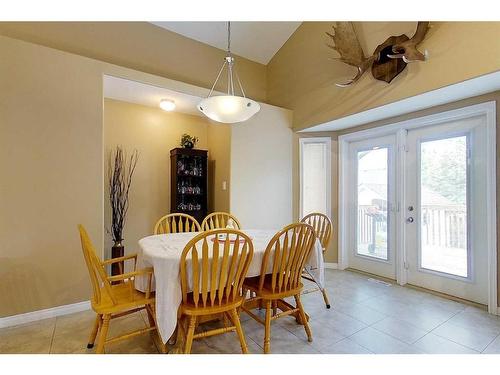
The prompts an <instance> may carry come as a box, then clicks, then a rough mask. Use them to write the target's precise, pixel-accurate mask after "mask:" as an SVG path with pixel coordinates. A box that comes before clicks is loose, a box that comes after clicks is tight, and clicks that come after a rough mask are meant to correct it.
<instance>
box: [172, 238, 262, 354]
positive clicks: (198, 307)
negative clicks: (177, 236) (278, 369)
mask: <svg viewBox="0 0 500 375" xmlns="http://www.w3.org/2000/svg"><path fill="white" fill-rule="evenodd" d="M218 235H222V236H224V237H225V239H219V240H218V239H217V238H218V237H217V236H218ZM252 257H253V244H252V240H251V239H250V237H248V236H247V235H246V234H245V233H243V232H240V231H238V230H232V229H216V230H212V231H207V232H203V233H201V234H199V235H197V236H196V237H194V238H193V239H192V240H191V241H189V242H188V243H187V245H186V246H185V247H184V251H183V252H182V255H181V260H180V277H181V290H182V303H181V306H180V308H179V313H178V316H179V325H178V326H179V328H180V329H181V330H182V331H183V333H184V334H185V340H184V342H185V346H184V353H186V354H187V353H190V352H191V345H192V342H193V339H199V338H203V337H209V336H213V335H218V334H223V333H226V332H231V331H236V333H237V334H238V338H239V340H240V345H241V351H242V352H243V353H248V348H247V344H246V341H245V335H244V333H243V329H242V327H241V324H240V317H239V310H240V307H241V305H242V303H243V300H244V297H243V295H242V286H243V281H244V279H245V276H246V274H247V270H248V267H249V265H250V262H251V260H252ZM213 314H222V316H223V317H224V319H228V321H229V322H232V325H231V326H226V327H224V328H218V329H213V330H209V331H205V332H202V333H197V334H195V329H196V326H197V325H198V323H199V322H200V318H202V317H204V316H210V315H213Z"/></svg>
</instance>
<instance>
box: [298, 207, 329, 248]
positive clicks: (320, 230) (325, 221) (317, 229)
mask: <svg viewBox="0 0 500 375" xmlns="http://www.w3.org/2000/svg"><path fill="white" fill-rule="evenodd" d="M300 222H301V223H306V224H309V225H310V226H312V227H313V228H314V233H316V237H318V239H319V241H320V242H321V246H322V247H323V252H324V251H326V249H327V248H328V245H329V244H330V238H331V236H332V221H331V220H330V218H329V217H328V216H326V215H324V214H321V213H319V212H313V213H310V214H308V215H306V216H304V217H303V218H302V220H301V221H300Z"/></svg>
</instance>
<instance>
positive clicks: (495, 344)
mask: <svg viewBox="0 0 500 375" xmlns="http://www.w3.org/2000/svg"><path fill="white" fill-rule="evenodd" d="M326 283H327V289H328V292H329V295H330V299H331V301H332V308H331V309H329V310H327V309H326V308H325V306H324V304H323V300H322V297H321V294H320V293H311V294H307V295H304V296H303V303H304V306H305V309H306V311H307V313H308V314H309V315H310V316H311V320H310V322H311V329H312V332H313V338H314V340H313V342H312V343H309V342H307V338H306V335H305V332H304V329H303V327H302V326H299V325H297V324H296V322H295V320H294V319H293V318H290V317H286V318H282V319H279V320H278V321H276V322H274V324H273V325H272V328H271V351H272V352H273V353H331V354H337V353H338V354H340V353H342V354H370V353H382V354H397V353H431V354H432V353H440V354H448V353H455V354H469V353H471V354H477V353H497V354H500V317H496V316H492V315H489V314H487V313H486V312H485V311H483V310H480V309H478V308H475V307H472V306H468V305H465V304H461V303H458V302H455V301H450V300H447V299H444V298H440V297H437V296H434V295H431V294H428V293H425V292H420V291H417V290H414V289H410V288H403V287H399V286H396V285H390V286H386V285H384V284H380V283H377V282H374V281H372V280H370V279H369V277H368V276H365V275H361V274H358V273H354V272H348V271H334V270H327V271H326ZM94 317H95V316H94V314H93V312H91V311H85V312H80V313H76V314H71V315H66V316H62V317H58V318H53V319H46V320H43V321H39V322H35V323H30V324H26V325H22V326H17V327H10V328H4V329H0V353H92V352H93V350H87V349H86V344H87V339H88V335H89V333H90V329H91V327H92V323H93V321H94ZM242 321H243V328H244V330H245V334H246V337H247V343H248V346H249V350H250V352H251V353H262V345H263V337H264V329H263V326H261V325H260V324H259V323H257V322H255V321H254V320H253V319H250V318H249V317H248V316H247V315H246V314H242ZM146 322H147V318H146V316H144V315H141V314H134V315H131V316H128V317H124V318H119V319H117V320H115V321H113V323H114V324H113V323H112V324H111V326H110V327H111V328H110V335H118V334H121V333H122V332H126V331H127V330H132V329H136V328H138V327H143V326H145V325H146ZM212 324H214V323H212ZM201 329H203V327H201ZM239 350H240V349H239V344H238V341H237V338H236V335H235V334H234V333H229V334H225V335H220V336H213V337H210V338H206V339H203V340H198V341H195V343H194V345H193V350H192V352H193V353H239ZM106 352H107V353H157V352H158V351H157V349H156V346H155V345H154V343H153V341H152V339H151V337H150V336H149V335H148V334H146V335H142V336H139V337H136V338H134V339H131V340H126V341H122V342H119V343H116V344H111V345H109V346H108V347H107V349H106Z"/></svg>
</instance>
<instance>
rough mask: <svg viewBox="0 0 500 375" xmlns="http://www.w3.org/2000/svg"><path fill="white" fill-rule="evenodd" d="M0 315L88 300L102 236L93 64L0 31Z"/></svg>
mask: <svg viewBox="0 0 500 375" xmlns="http://www.w3.org/2000/svg"><path fill="white" fill-rule="evenodd" d="M0 51H1V54H2V58H1V59H0V87H1V90H0V171H1V180H0V181H1V182H0V238H1V242H0V317H4V316H9V315H14V314H20V313H25V312H28V311H33V310H39V309H44V308H49V307H54V306H60V305H65V304H69V303H75V302H80V301H84V300H88V298H89V293H90V285H89V282H88V275H87V274H86V269H85V265H84V261H83V256H82V252H81V249H80V244H79V237H78V231H77V224H79V223H82V224H84V225H85V226H86V227H87V229H88V231H89V233H90V235H91V237H92V239H93V241H95V243H96V244H97V245H98V246H100V244H101V243H102V240H103V231H102V227H103V194H102V175H103V168H102V152H103V151H102V99H101V98H102V87H101V76H100V73H101V72H100V68H99V65H98V64H97V63H96V62H93V61H91V60H84V59H82V58H80V57H78V56H73V55H69V54H62V53H58V52H55V51H53V50H50V49H47V48H42V47H37V46H33V45H29V44H26V43H20V42H18V41H15V40H13V39H8V38H4V37H0Z"/></svg>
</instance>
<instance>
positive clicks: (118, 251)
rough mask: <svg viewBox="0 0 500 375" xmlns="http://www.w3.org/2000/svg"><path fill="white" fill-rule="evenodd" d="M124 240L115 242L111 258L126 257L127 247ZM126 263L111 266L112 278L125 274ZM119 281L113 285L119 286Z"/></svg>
mask: <svg viewBox="0 0 500 375" xmlns="http://www.w3.org/2000/svg"><path fill="white" fill-rule="evenodd" d="M122 241H123V240H120V241H115V243H114V244H113V247H112V248H111V258H112V259H115V258H120V257H122V256H124V255H125V247H124V246H123V243H122ZM123 267H124V262H116V263H113V264H112V265H111V276H115V275H121V274H122V273H124V269H123ZM118 283H119V281H113V284H118Z"/></svg>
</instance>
